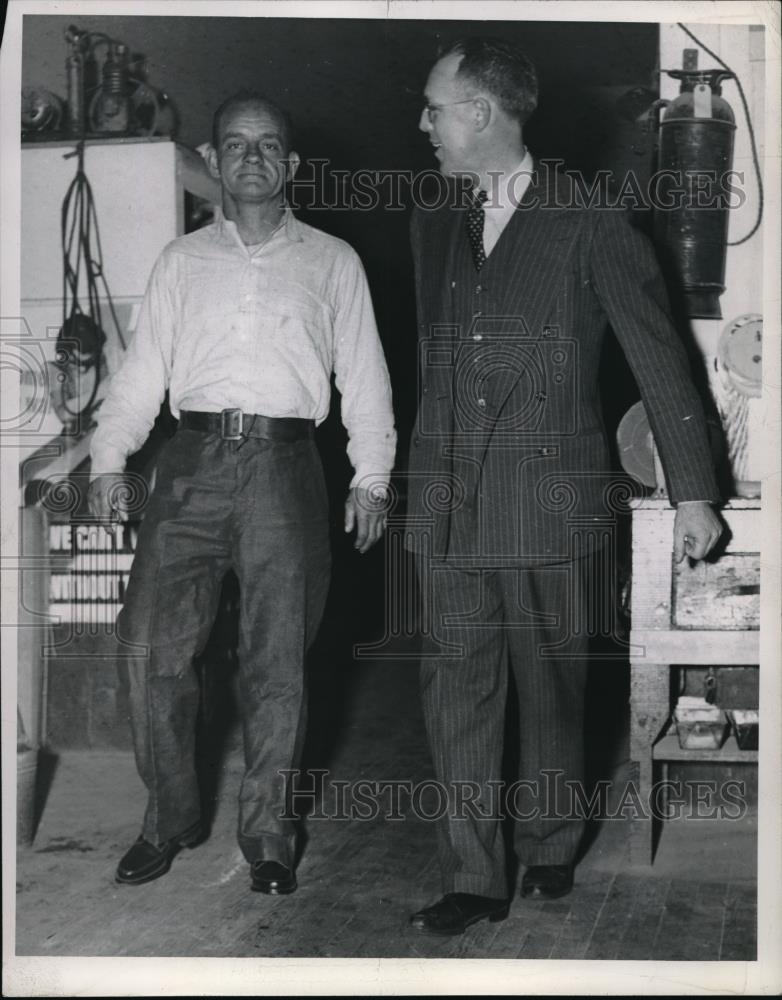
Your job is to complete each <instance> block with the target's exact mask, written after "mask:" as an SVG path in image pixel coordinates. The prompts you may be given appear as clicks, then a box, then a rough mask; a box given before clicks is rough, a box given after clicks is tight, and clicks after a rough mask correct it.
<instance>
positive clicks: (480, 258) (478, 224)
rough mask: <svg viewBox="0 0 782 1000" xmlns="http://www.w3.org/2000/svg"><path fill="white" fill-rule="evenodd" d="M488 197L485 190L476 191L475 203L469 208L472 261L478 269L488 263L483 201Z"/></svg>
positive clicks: (468, 231)
mask: <svg viewBox="0 0 782 1000" xmlns="http://www.w3.org/2000/svg"><path fill="white" fill-rule="evenodd" d="M486 198H487V194H486V192H485V191H476V193H475V197H474V199H473V203H472V205H471V206H470V208H469V209H468V210H467V236H468V237H469V240H470V249H471V250H472V261H473V264H475V270H476V271H480V269H481V268H482V267H483V265H484V264H485V263H486V253H485V251H484V249H483V223H484V220H485V218H486V212H485V211H484V209H483V203H484V202H485V201H486Z"/></svg>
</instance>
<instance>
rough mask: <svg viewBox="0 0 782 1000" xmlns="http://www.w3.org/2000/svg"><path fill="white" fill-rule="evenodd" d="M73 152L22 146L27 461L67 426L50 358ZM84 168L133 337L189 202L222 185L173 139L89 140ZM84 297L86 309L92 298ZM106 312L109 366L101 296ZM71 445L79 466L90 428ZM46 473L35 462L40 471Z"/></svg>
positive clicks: (112, 337)
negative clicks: (156, 269) (54, 399)
mask: <svg viewBox="0 0 782 1000" xmlns="http://www.w3.org/2000/svg"><path fill="white" fill-rule="evenodd" d="M74 152H75V144H74V143H73V142H40V143H29V144H26V145H23V146H22V151H21V157H22V164H21V166H22V171H21V177H22V183H21V300H22V301H21V316H22V318H23V321H24V324H23V329H24V330H25V331H26V336H27V337H28V339H29V341H30V344H29V347H30V352H29V356H30V358H31V359H32V361H31V365H30V371H29V372H27V371H25V372H23V376H22V377H23V380H25V379H26V384H25V385H23V399H29V398H31V397H32V396H35V397H36V400H35V401H34V403H37V404H39V405H32V406H31V413H33V412H34V415H35V419H34V420H31V421H30V423H29V425H27V426H25V427H24V428H23V433H22V435H21V440H20V445H21V450H20V456H19V457H20V461H24V460H25V459H26V458H28V457H29V456H30V455H31V454H32V453H33V452H35V450H36V449H38V448H40V447H41V446H42V445H44V444H49V443H50V442H51V439H52V438H53V437H55V436H57V435H59V434H60V431H61V430H62V424H61V423H60V421H59V420H58V418H57V416H56V414H55V413H54V410H53V408H52V406H51V405H50V404H49V403H48V399H49V396H50V390H51V389H52V388H53V387H52V386H51V385H49V384H48V382H47V380H48V378H49V374H50V370H49V369H47V368H46V366H45V363H46V362H51V361H53V360H54V356H55V341H56V338H57V333H58V331H59V329H60V327H61V325H62V321H63V307H62V295H63V260H62V256H63V255H62V237H61V216H62V206H63V200H64V198H65V196H66V194H67V192H68V188H69V186H70V184H71V182H72V181H73V179H74V177H75V175H76V171H77V167H78V160H77V157H76V156H75V155H69V154H73V153H74ZM84 172H85V174H86V176H87V179H88V181H89V183H90V187H91V189H92V194H93V198H94V204H95V211H96V215H97V220H98V230H99V236H100V247H101V251H102V259H103V270H104V275H105V278H106V282H107V284H108V289H109V292H110V294H111V298H112V301H113V303H114V305H115V309H116V313H117V318H118V321H119V324H120V326H121V328H122V332H123V336H125V339H126V340H128V339H129V338H130V337H131V336H132V333H133V329H134V326H135V320H136V316H137V314H138V307H139V305H140V303H141V300H142V297H143V295H144V290H145V288H146V285H147V280H148V278H149V275H150V272H151V270H152V265H153V264H154V262H155V259H156V258H157V256H158V254H159V253H160V251H161V250H162V249H163V247H165V245H166V244H167V243H169V242H170V241H171V240H173V239H174V238H175V237H176V236H180V235H182V234H183V233H184V232H185V231H186V230H187V228H188V225H187V223H188V210H189V207H190V204H191V199H192V198H193V197H195V198H198V199H202V200H204V201H206V202H210V203H212V204H216V203H218V202H219V185H218V184H217V182H216V181H215V180H214V179H213V178H212V177H211V176H210V175H209V173H208V172H207V170H206V166H205V164H204V162H203V160H202V158H201V157H200V156H199V155H198V154H197V153H195V152H193V151H192V150H190V149H188V148H186V147H184V146H180V145H178V144H177V143H174V142H172V141H171V140H170V139H107V140H88V141H87V142H86V143H85V148H84ZM96 243H97V240H96V239H95V238H94V234H93V245H95V244H96ZM82 290H83V288H82V289H80V295H81V292H82ZM80 301H81V303H82V307H83V308H84V309H86V307H87V299H86V295H85V296H83V297H81V299H80ZM101 313H102V326H103V329H104V332H105V333H106V337H107V343H106V352H105V353H106V363H107V366H108V371H109V372H112V371H114V370H115V368H116V366H117V364H118V363H119V360H120V358H121V354H122V350H121V346H120V343H119V339H118V337H117V334H116V331H115V328H114V324H113V322H112V320H111V314H110V311H109V309H108V303H107V302H106V301H105V300H104V299H103V298H101ZM38 361H40V364H38V363H36V362H38ZM70 443H71V444H72V445H73V447H72V448H68V449H65V450H63V451H62V455H61V456H60V462H59V465H60V466H63V465H64V464H65V465H68V467H69V468H70V469H72V468H74V465H75V464H78V463H79V462H80V461H81V460H82V459H83V457H84V455H85V454H86V445H87V444H88V442H87V435H84V436H82V437H81V438H80V440H79V441H77V442H70ZM61 450H62V449H61ZM66 452H67V455H66ZM42 471H43V470H42V469H41V468H40V467H38V468H36V469H35V474H36V476H40V475H41V473H42Z"/></svg>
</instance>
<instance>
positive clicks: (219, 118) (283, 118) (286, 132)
mask: <svg viewBox="0 0 782 1000" xmlns="http://www.w3.org/2000/svg"><path fill="white" fill-rule="evenodd" d="M245 104H263V106H264V107H265V108H267V109H268V110H269V111H271V113H272V114H273V115H274V117H275V118H276V119H277V121H278V122H279V123H280V131H281V132H282V141H283V144H284V146H285V151H286V152H288V153H289V152H290V151H291V148H292V142H293V124H292V122H291V118H290V115H289V114H288V112H287V111H283V109H282V108H281V107H280V106H279V104H275V103H274V101H270V100H269V98H268V97H266V95H265V94H262V93H260V91H257V90H249V89H247V88H243V89H242V90H237V91H236V93H235V94H231V96H230V97H227V98H226V99H225V100H224V101H223V103H222V104H221V105H220V107H219V108H218V109H217V110H216V111H215V113H214V117H213V118H212V145H213V146H214V148H215V149H217V148H218V146H219V145H220V126H221V125H222V122H223V118H225V116H226V115H227V114H228V113H229V112H231V111H233V110H234V109H235V108H240V107H243V106H244V105H245Z"/></svg>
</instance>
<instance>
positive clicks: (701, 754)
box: [652, 732, 758, 764]
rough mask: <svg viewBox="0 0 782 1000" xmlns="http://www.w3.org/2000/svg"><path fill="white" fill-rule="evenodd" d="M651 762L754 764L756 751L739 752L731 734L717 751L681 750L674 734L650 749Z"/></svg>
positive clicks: (734, 738)
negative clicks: (681, 761)
mask: <svg viewBox="0 0 782 1000" xmlns="http://www.w3.org/2000/svg"><path fill="white" fill-rule="evenodd" d="M652 759H653V760H687V761H714V762H715V763H718V764H756V763H757V760H758V751H757V750H740V749H739V745H738V743H736V737H735V736H734V735H733V733H731V734H730V736H729V737H728V738H727V739H726V740H725V742H724V743H723V744H722V746H721V747H720V749H719V750H683V749H682V748H681V747H680V746H679V737H678V736H677V735H676V733H675V732H673V733H669V734H668V735H666V736H663V738H662V739H661V740H659V741H658V742H657V743H655V745H654V746H653V747H652Z"/></svg>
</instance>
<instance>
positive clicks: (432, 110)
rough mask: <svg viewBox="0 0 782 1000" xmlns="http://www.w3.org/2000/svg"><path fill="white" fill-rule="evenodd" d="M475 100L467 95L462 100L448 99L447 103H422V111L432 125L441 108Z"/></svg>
mask: <svg viewBox="0 0 782 1000" xmlns="http://www.w3.org/2000/svg"><path fill="white" fill-rule="evenodd" d="M474 100H475V98H474V97H467V98H465V99H464V100H463V101H449V102H448V103H447V104H429V103H428V102H427V103H426V104H424V111H425V112H426V115H427V117H428V119H429V124H430V125H434V123H435V119H436V118H437V116H438V115H439V114H440V112H441V111H442V110H443V108H452V107H454V105H456V104H472V102H473V101H474Z"/></svg>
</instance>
